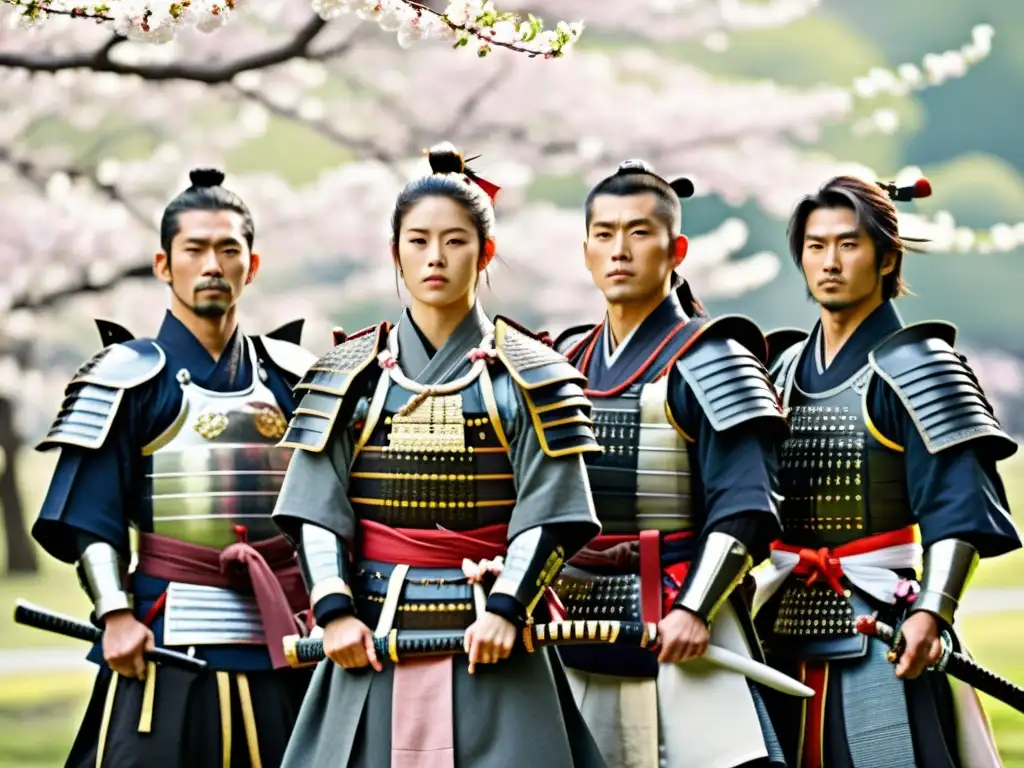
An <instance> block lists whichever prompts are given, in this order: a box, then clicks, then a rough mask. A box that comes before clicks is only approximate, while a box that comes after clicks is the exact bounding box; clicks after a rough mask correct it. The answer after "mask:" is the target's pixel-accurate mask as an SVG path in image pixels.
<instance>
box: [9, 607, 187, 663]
mask: <svg viewBox="0 0 1024 768" xmlns="http://www.w3.org/2000/svg"><path fill="white" fill-rule="evenodd" d="M14 621H15V622H16V623H18V624H23V625H24V626H26V627H32V628H34V629H42V630H45V631H46V632H53V633H55V634H58V635H63V636H64V637H70V638H74V639H75V640H83V641H85V642H87V643H99V642H101V641H102V640H103V631H102V630H101V629H100V628H99V627H96V626H93V625H92V624H87V623H86V622H84V621H79V620H78V619H75V618H72V617H71V616H64V615H62V614H59V613H53V612H52V611H48V610H46V609H45V608H39V607H37V606H34V605H31V604H30V603H26V602H24V601H22V600H19V601H18V603H17V605H16V606H15V608H14ZM142 657H143V658H144V659H146V661H153V662H156V663H157V664H166V665H167V666H169V667H177V668H178V669H184V670H186V671H188V672H201V671H203V670H204V669H206V662H205V661H203V660H202V659H197V658H195V657H193V656H189V655H188V654H187V653H181V652H179V651H172V650H170V649H169V648H154V649H153V650H151V651H145V652H144V653H143V654H142Z"/></svg>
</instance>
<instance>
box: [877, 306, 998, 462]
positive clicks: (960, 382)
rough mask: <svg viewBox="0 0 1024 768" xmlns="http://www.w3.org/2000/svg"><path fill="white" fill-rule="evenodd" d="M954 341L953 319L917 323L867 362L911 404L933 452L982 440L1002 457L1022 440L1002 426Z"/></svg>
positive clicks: (912, 414) (893, 337)
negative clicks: (946, 321)
mask: <svg viewBox="0 0 1024 768" xmlns="http://www.w3.org/2000/svg"><path fill="white" fill-rule="evenodd" d="M955 341H956V327H955V326H953V325H951V324H949V323H944V322H935V321H933V322H924V323H914V324H913V325H908V326H906V327H905V328H901V329H900V330H898V331H896V332H895V333H893V334H891V335H890V336H889V337H887V338H886V339H885V340H884V341H883V342H882V343H881V344H879V345H878V346H877V347H875V349H874V350H872V351H871V352H870V353H869V354H868V361H869V362H870V364H871V368H872V370H874V372H875V373H876V374H878V376H880V377H881V378H882V380H884V381H885V382H886V383H887V384H888V385H889V386H890V387H892V390H893V391H894V392H895V393H896V396H897V397H899V399H900V401H901V402H902V403H903V407H904V408H906V409H907V412H908V413H909V414H910V417H911V419H913V421H914V425H915V426H916V427H917V431H918V433H919V434H920V435H921V439H922V440H923V441H924V445H925V448H927V449H928V452H929V453H932V454H936V453H939V452H940V451H945V450H948V449H949V448H953V447H954V446H957V445H960V444H962V443H966V442H969V441H972V440H982V441H983V443H985V444H986V448H987V449H988V450H989V452H990V454H991V455H992V456H993V458H994V459H995V460H996V461H1001V460H1002V459H1005V458H1007V457H1009V456H1012V455H1013V454H1014V453H1016V452H1017V443H1016V442H1015V441H1014V440H1013V439H1012V438H1011V437H1010V436H1009V435H1007V434H1006V433H1005V432H1004V431H1003V429H1002V426H1001V425H1000V424H999V421H998V420H997V419H996V416H995V413H994V411H993V409H992V405H991V403H989V401H988V398H986V397H985V393H984V391H983V390H982V388H981V385H980V384H979V383H978V379H977V377H976V376H975V374H974V371H973V370H971V367H970V366H969V365H968V364H967V361H966V359H965V358H964V356H963V355H960V354H958V353H957V351H956V350H955V349H954V347H953V343H954V342H955Z"/></svg>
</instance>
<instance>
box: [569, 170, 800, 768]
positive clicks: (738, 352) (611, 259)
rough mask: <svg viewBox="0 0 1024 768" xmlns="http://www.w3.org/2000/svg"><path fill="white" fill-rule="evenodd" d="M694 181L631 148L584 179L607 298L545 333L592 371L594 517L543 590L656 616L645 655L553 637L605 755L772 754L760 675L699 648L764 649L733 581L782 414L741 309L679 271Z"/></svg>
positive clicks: (572, 614)
mask: <svg viewBox="0 0 1024 768" xmlns="http://www.w3.org/2000/svg"><path fill="white" fill-rule="evenodd" d="M692 193H693V185H692V184H691V183H690V182H689V181H688V180H686V179H680V180H677V181H675V182H673V183H672V184H671V185H670V184H669V183H668V182H667V181H665V180H664V179H662V178H661V177H659V176H658V175H656V174H655V173H654V172H653V171H652V170H651V169H650V168H648V167H647V166H646V165H645V164H644V163H642V162H640V161H628V162H625V163H623V164H622V165H621V166H619V169H618V170H617V171H616V173H614V174H613V175H611V176H609V177H608V178H606V179H604V180H603V181H601V182H600V183H598V184H597V186H596V187H594V189H593V190H592V191H591V192H590V195H589V196H588V198H587V202H586V225H587V238H586V241H585V243H584V258H585V262H586V266H587V269H588V270H589V272H590V273H591V276H592V278H593V280H594V283H595V284H596V285H597V287H598V288H599V289H600V291H601V293H602V294H603V295H604V298H605V302H606V305H607V313H606V317H605V319H604V320H603V321H602V322H600V323H598V324H597V325H587V326H582V327H578V328H574V329H570V330H569V331H567V332H565V333H564V334H562V336H561V337H560V338H559V339H558V341H557V342H556V346H557V347H558V348H559V350H560V351H563V353H564V354H565V355H566V357H568V358H569V360H570V361H571V362H572V363H573V364H574V365H575V366H576V367H577V368H578V369H579V370H580V371H581V372H582V373H584V374H585V375H586V376H587V377H588V389H587V390H586V395H587V397H588V398H589V399H590V400H591V402H592V403H593V421H594V429H595V433H596V436H597V439H598V442H599V443H600V444H601V447H602V448H603V453H602V455H601V456H600V457H599V458H597V459H596V460H595V461H593V462H591V463H590V464H589V465H588V473H589V478H590V486H591V491H592V493H593V499H594V507H595V510H596V511H597V515H598V518H599V519H600V521H601V525H602V528H603V531H602V534H601V535H600V536H598V537H597V538H596V539H595V540H594V541H592V542H591V543H590V544H589V545H588V547H587V548H586V549H584V550H583V551H582V552H580V553H579V554H578V555H577V556H576V557H574V558H573V559H572V560H570V561H569V563H568V564H567V565H566V567H565V569H564V571H563V573H562V574H561V575H560V576H559V578H558V579H557V580H556V583H555V590H556V592H557V593H558V594H559V596H560V597H561V598H562V599H563V602H564V603H565V607H566V610H567V612H568V618H570V619H579V620H587V619H608V618H611V619H621V620H625V621H641V620H642V621H644V622H654V623H658V624H659V633H658V635H659V641H660V644H661V648H660V651H659V653H652V652H651V651H650V650H646V649H629V648H624V647H618V646H606V647H599V646H590V647H584V646H575V647H570V646H566V647H564V648H562V649H560V653H561V655H562V659H563V660H564V662H565V665H566V667H567V671H568V675H569V681H570V684H571V685H572V688H573V693H574V695H575V697H576V701H577V703H578V704H579V706H580V709H581V710H582V712H583V716H584V718H585V719H586V721H587V724H588V726H589V727H590V730H591V732H592V733H593V734H594V736H595V738H597V740H598V742H599V745H600V747H601V750H602V752H603V754H604V756H605V759H606V760H607V762H608V764H609V765H610V766H615V768H627V767H628V768H656V767H657V766H658V765H659V764H660V765H663V766H668V768H735V767H736V766H740V765H744V766H767V765H778V764H780V762H779V761H780V758H781V751H780V750H779V747H778V744H777V741H776V739H775V735H774V733H773V731H772V728H771V724H770V721H769V719H768V717H767V713H766V712H765V709H764V705H763V702H762V699H761V693H760V689H759V686H757V685H755V684H753V683H751V682H749V681H748V680H747V679H746V678H745V677H743V676H742V675H740V674H737V673H735V672H728V671H726V670H724V669H720V668H715V667H712V666H711V665H710V663H709V662H707V661H705V660H702V659H700V658H699V657H700V656H702V655H703V654H704V652H705V651H706V649H707V647H708V644H709V643H712V644H714V645H716V646H720V647H724V648H727V649H728V650H730V651H733V652H735V653H738V654H741V655H744V656H746V657H748V658H749V657H751V656H752V655H753V656H754V657H756V658H758V659H759V658H760V649H759V645H758V642H757V639H756V638H755V637H754V636H753V634H752V632H751V631H750V630H751V626H750V618H749V614H748V612H747V609H746V608H745V606H744V605H743V604H742V601H741V600H739V595H738V594H736V593H735V590H734V588H735V587H736V585H737V584H739V583H740V582H742V581H743V580H744V578H745V576H746V574H747V571H748V570H749V569H750V566H751V564H752V563H754V562H759V561H760V560H762V559H763V558H764V557H765V555H766V554H767V552H768V545H769V543H770V542H771V540H772V539H773V538H774V537H775V536H776V534H777V532H778V520H777V518H776V511H775V504H776V501H775V490H776V482H777V480H776V462H777V459H776V454H775V450H776V445H777V443H778V441H779V440H780V439H781V437H782V436H783V435H784V433H785V421H784V419H783V417H782V413H781V410H780V408H779V405H778V402H777V400H776V397H775V393H774V392H773V391H772V388H771V384H770V383H769V381H768V377H767V372H766V371H765V369H764V366H763V362H764V360H765V358H766V354H767V348H766V345H765V340H764V337H763V336H762V334H761V332H760V330H758V328H757V326H755V325H754V323H752V322H751V321H750V320H747V319H746V318H742V317H721V318H717V319H715V320H709V319H708V318H707V317H706V316H705V315H704V313H703V310H702V309H701V307H700V304H699V303H698V302H697V301H696V299H695V298H694V297H693V295H692V293H691V292H690V289H689V287H688V285H687V284H686V283H684V282H682V281H681V280H680V279H679V278H678V277H677V275H676V274H675V271H674V270H675V268H676V267H678V266H679V265H680V264H681V263H682V261H683V258H684V257H685V256H686V249H687V240H686V238H685V237H684V236H683V235H681V234H679V227H680V219H681V216H682V211H681V206H680V202H679V197H688V196H689V195H691V194H692ZM679 662H684V663H682V664H680V663H679ZM659 753H660V755H661V757H660V759H659Z"/></svg>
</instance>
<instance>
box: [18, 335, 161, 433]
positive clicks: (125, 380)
mask: <svg viewBox="0 0 1024 768" xmlns="http://www.w3.org/2000/svg"><path fill="white" fill-rule="evenodd" d="M166 364H167V357H166V355H164V351H163V350H162V349H161V348H160V347H159V346H158V345H157V343H156V342H155V341H153V340H151V339H137V340H132V341H129V342H125V343H117V344H109V345H108V346H106V347H104V348H103V349H101V350H100V351H99V352H97V353H96V354H95V355H93V357H92V358H91V359H89V360H87V361H86V362H85V363H84V364H83V365H82V366H81V367H79V369H78V370H77V371H75V375H74V376H73V377H72V378H71V381H70V382H69V383H68V385H67V387H66V388H65V389H64V401H63V402H62V403H61V406H60V412H59V413H58V414H57V418H56V419H54V422H53V425H52V426H51V427H50V431H49V432H47V433H46V437H44V438H43V440H42V441H41V442H40V443H39V444H38V445H37V446H36V450H38V451H40V452H44V451H48V450H50V449H52V448H57V447H59V446H62V445H74V446H78V447H79V448H86V449H88V450H93V451H94V450H96V449H98V448H99V447H100V446H102V445H103V443H104V442H105V441H106V439H107V435H109V434H110V427H111V425H112V424H113V423H114V418H115V417H116V416H117V412H118V410H119V409H120V407H121V401H122V400H123V399H124V393H125V391H126V390H129V389H134V388H135V387H138V386H140V385H142V384H145V383H146V382H147V381H150V380H151V379H153V378H154V377H156V375H157V374H158V373H160V371H162V370H163V368H164V366H165V365H166Z"/></svg>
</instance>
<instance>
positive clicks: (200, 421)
mask: <svg viewBox="0 0 1024 768" xmlns="http://www.w3.org/2000/svg"><path fill="white" fill-rule="evenodd" d="M193 428H194V429H195V431H196V432H197V433H198V434H199V436H200V437H202V438H204V439H206V440H216V439H217V438H218V437H220V436H221V435H222V434H224V430H225V429H227V428H228V417H227V416H226V415H225V414H223V413H217V412H210V411H207V412H206V413H201V414H199V416H197V417H196V423H195V426H194V427H193Z"/></svg>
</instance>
